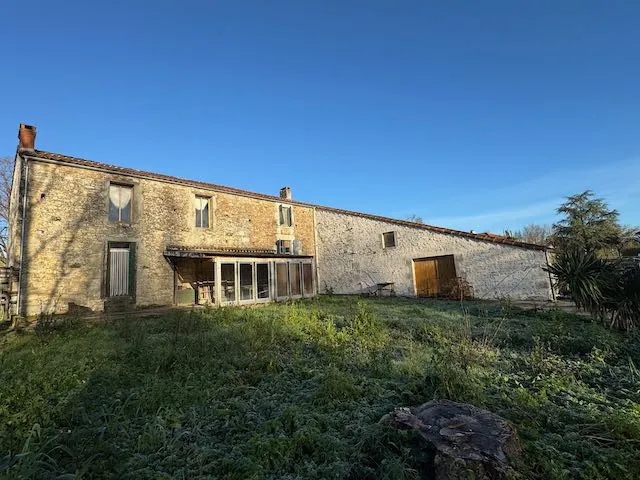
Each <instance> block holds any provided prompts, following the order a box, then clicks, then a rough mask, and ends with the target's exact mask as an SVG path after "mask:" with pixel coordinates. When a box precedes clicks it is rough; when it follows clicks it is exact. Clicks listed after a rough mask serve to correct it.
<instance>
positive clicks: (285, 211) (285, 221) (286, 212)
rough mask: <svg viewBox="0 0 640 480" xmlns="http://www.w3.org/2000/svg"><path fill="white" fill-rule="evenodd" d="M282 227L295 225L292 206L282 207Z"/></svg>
mask: <svg viewBox="0 0 640 480" xmlns="http://www.w3.org/2000/svg"><path fill="white" fill-rule="evenodd" d="M280 225H283V226H285V227H290V226H292V225H293V217H292V216H291V205H280Z"/></svg>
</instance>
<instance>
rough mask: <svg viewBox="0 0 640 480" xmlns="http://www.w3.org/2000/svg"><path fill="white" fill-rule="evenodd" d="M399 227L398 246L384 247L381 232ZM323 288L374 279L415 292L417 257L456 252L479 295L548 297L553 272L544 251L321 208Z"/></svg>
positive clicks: (344, 290)
mask: <svg viewBox="0 0 640 480" xmlns="http://www.w3.org/2000/svg"><path fill="white" fill-rule="evenodd" d="M390 231H395V232H396V242H397V246H396V247H392V248H383V246H382V239H381V235H382V233H384V232H390ZM316 238H317V249H318V256H317V265H318V277H319V284H318V290H319V292H320V293H322V292H323V291H325V289H333V291H334V292H335V293H339V294H352V293H359V292H360V291H361V288H363V287H365V288H366V287H367V286H371V285H373V284H375V283H382V282H394V283H395V290H396V293H397V294H399V295H409V296H413V295H415V294H416V292H415V286H414V279H413V275H414V273H413V259H417V258H424V257H432V256H438V255H450V254H453V255H454V259H455V266H456V272H457V275H458V276H460V277H462V278H464V279H466V280H467V281H468V282H469V283H470V284H471V286H472V287H473V292H474V295H475V296H476V297H477V298H490V299H493V298H501V297H506V296H509V297H511V298H514V299H541V300H548V299H549V296H550V284H549V276H548V275H547V273H546V272H545V271H544V270H542V267H544V266H545V265H546V263H545V254H544V252H543V251H539V250H533V249H527V248H522V247H516V246H511V245H502V244H497V243H493V242H489V241H481V240H475V239H472V238H467V237H462V236H456V235H452V234H445V233H438V232H434V231H430V230H425V229H423V228H417V227H407V226H401V225H397V224H394V223H391V222H384V221H379V220H373V219H370V218H365V217H359V216H355V215H349V214H345V213H338V212H335V211H331V210H325V209H322V208H317V209H316Z"/></svg>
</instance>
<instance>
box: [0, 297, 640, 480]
mask: <svg viewBox="0 0 640 480" xmlns="http://www.w3.org/2000/svg"><path fill="white" fill-rule="evenodd" d="M639 347H640V336H638V334H635V335H624V334H621V333H618V332H614V331H610V330H607V329H604V328H602V327H601V326H599V325H596V324H593V323H590V322H589V321H588V320H586V319H584V318H580V317H576V316H572V315H568V314H564V313H562V312H560V311H550V312H546V313H542V312H538V313H535V312H526V311H520V310H517V309H514V308H511V307H510V305H509V304H508V303H505V304H503V305H502V306H500V305H497V304H491V303H483V302H466V303H465V304H464V305H461V304H460V303H456V302H445V301H411V300H404V299H388V300H387V299H378V300H359V299H356V298H348V297H321V298H318V299H314V300H312V301H305V302H299V303H293V304H288V305H270V306H265V307H262V308H255V309H235V308H229V309H217V310H202V311H197V312H191V313H174V314H170V315H166V316H163V317H158V318H147V319H131V320H124V321H120V322H117V323H114V324H106V325H105V324H100V325H88V324H83V323H78V322H75V323H73V324H63V325H62V328H60V329H58V330H56V331H54V332H48V328H45V329H40V330H38V333H22V334H20V333H16V332H13V333H9V334H4V336H2V337H0V476H1V477H2V478H61V479H66V478H113V479H120V478H125V479H126V478H133V479H136V480H142V479H162V478H178V479H194V478H227V479H252V478H255V479H262V478H279V479H294V478H305V479H307V478H310V479H312V478H318V479H320V478H322V479H329V478H348V479H364V478H370V479H373V478H376V479H411V478H419V477H420V476H421V475H428V471H429V468H430V467H429V465H430V463H429V462H430V458H429V454H428V453H424V452H421V451H420V450H419V448H418V446H417V440H416V439H415V438H414V437H412V436H411V434H410V433H409V432H396V431H394V430H391V429H390V428H389V427H386V426H384V425H381V424H379V423H378V421H379V420H380V418H381V417H382V416H383V415H384V414H386V413H388V412H389V411H391V410H392V409H393V408H394V407H396V406H409V405H417V404H420V403H423V402H426V401H428V400H430V399H432V398H434V397H445V398H450V399H453V400H458V401H464V402H470V403H474V404H475V405H478V406H481V407H485V408H488V409H490V410H492V411H494V412H496V413H498V414H500V415H502V416H504V417H506V418H507V419H509V420H510V421H512V422H513V423H514V424H515V425H516V427H517V429H518V432H519V435H520V438H521V440H522V444H523V449H524V456H523V459H522V461H521V462H520V463H519V464H518V465H517V468H518V469H519V470H520V471H521V472H522V473H523V475H524V476H525V477H527V478H567V479H574V478H593V479H596V478H616V479H624V478H640V455H638V454H637V452H638V451H640V372H639V369H640V348H639Z"/></svg>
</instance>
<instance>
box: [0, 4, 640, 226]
mask: <svg viewBox="0 0 640 480" xmlns="http://www.w3.org/2000/svg"><path fill="white" fill-rule="evenodd" d="M639 18H640V2H633V1H628V0H627V1H616V0H613V1H610V2H602V1H588V0H580V1H573V0H563V1H562V2H557V1H538V2H532V1H515V2H514V1H512V0H509V1H491V0H487V1H483V2H475V1H474V2H471V1H468V2H435V1H427V0H422V1H400V2H391V1H375V0H373V1H372V0H367V1H351V0H350V1H346V2H345V1H307V0H303V1H300V0H297V1H266V0H264V1H254V0H247V1H243V2H238V1H235V0H227V1H210V2H204V1H202V2H196V1H182V2H177V1H154V2H151V1H146V2H142V1H135V0H134V1H127V2H124V1H115V2H86V1H83V2H71V1H67V2H63V1H60V2H50V1H30V2H28V3H24V2H5V4H4V5H3V6H1V7H0V22H1V25H0V54H1V55H0V58H1V59H2V60H3V62H2V64H3V66H4V68H3V75H0V92H2V93H0V98H2V102H1V104H0V132H1V134H0V155H11V154H13V153H14V151H15V146H16V134H17V125H18V123H19V122H26V123H31V124H35V125H37V127H38V140H37V146H38V148H41V149H43V150H48V151H54V152H58V153H64V154H69V155H76V156H80V157H84V158H89V159H93V160H99V161H103V162H107V163H114V164H117V165H123V166H129V167H134V168H140V169H147V170H153V171H158V172H162V173H167V174H171V175H177V176H182V177H187V178H194V179H201V180H205V181H210V182H214V183H219V184H224V185H230V186H235V187H239V188H245V189H249V190H255V191H259V192H263V193H273V194H277V192H278V190H279V188H280V187H281V186H283V185H290V186H291V187H292V189H293V195H294V197H295V198H297V199H300V200H304V201H309V202H314V203H319V204H324V205H331V206H336V207H341V208H347V209H353V210H359V211H365V212H370V213H377V214H381V215H388V216H393V217H398V218H403V217H406V216H408V215H411V214H416V215H419V216H421V217H422V218H423V219H424V220H425V222H427V223H431V224H436V225H443V226H448V227H453V228H460V229H463V230H470V229H474V230H478V231H486V230H491V231H495V232H501V231H502V230H503V229H505V228H509V229H515V228H518V227H521V226H522V225H525V224H527V223H531V222H542V223H544V222H551V221H553V219H554V209H555V207H556V206H557V205H558V204H559V203H561V201H562V197H563V196H566V195H570V194H573V193H578V192H580V191H582V190H585V189H587V188H590V189H593V190H594V191H595V192H596V193H597V194H599V195H600V196H603V197H605V198H606V199H607V200H608V201H609V203H610V205H611V206H613V207H615V208H617V209H618V210H619V211H620V213H621V221H622V222H623V223H629V224H640V208H639V207H638V205H640V135H639V134H640V28H638V26H639V24H638V19H639Z"/></svg>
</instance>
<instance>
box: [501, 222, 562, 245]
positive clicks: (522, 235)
mask: <svg viewBox="0 0 640 480" xmlns="http://www.w3.org/2000/svg"><path fill="white" fill-rule="evenodd" d="M551 233H552V230H551V227H550V226H549V225H537V224H535V223H530V224H529V225H526V226H525V227H524V228H523V229H522V230H516V231H515V232H512V231H509V230H506V231H505V236H507V237H511V238H516V239H518V240H521V241H523V242H526V243H533V244H535V245H547V244H549V241H550V238H549V237H550V236H551Z"/></svg>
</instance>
